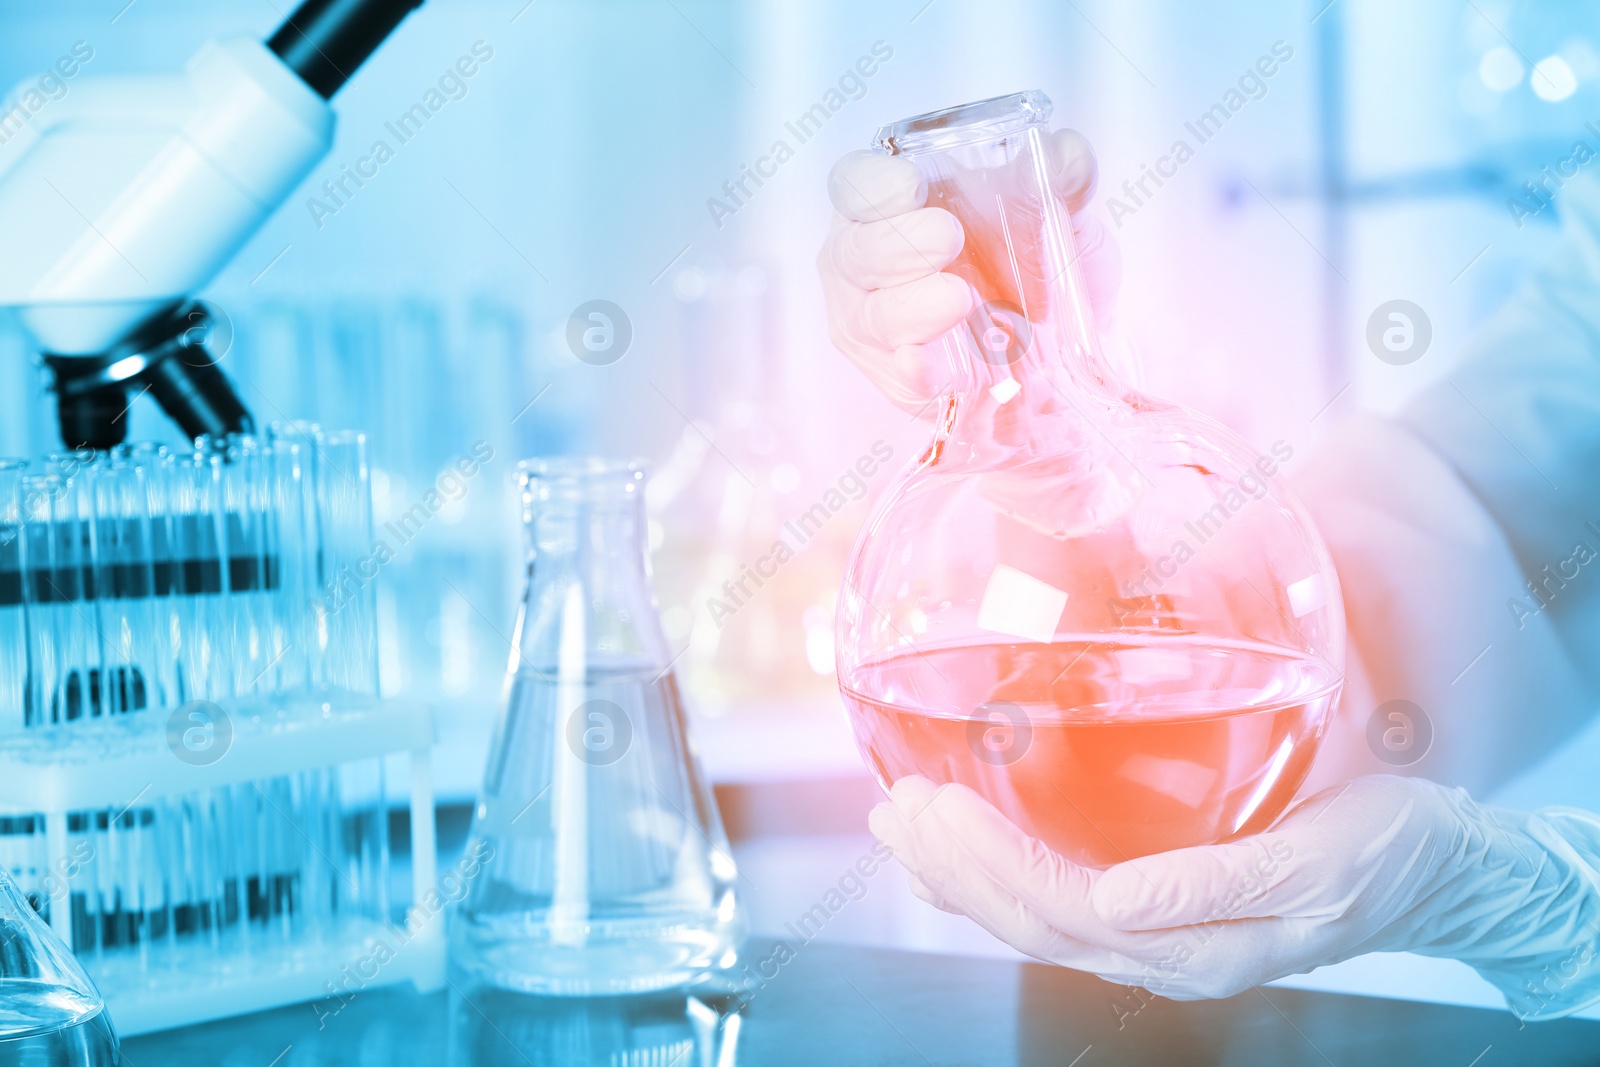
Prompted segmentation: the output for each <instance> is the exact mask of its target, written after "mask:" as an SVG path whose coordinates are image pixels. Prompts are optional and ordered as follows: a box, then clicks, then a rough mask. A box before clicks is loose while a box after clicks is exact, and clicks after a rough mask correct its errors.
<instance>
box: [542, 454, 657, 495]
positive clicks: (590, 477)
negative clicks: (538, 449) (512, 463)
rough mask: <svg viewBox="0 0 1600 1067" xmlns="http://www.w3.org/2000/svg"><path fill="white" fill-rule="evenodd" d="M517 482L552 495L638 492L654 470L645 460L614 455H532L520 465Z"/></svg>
mask: <svg viewBox="0 0 1600 1067" xmlns="http://www.w3.org/2000/svg"><path fill="white" fill-rule="evenodd" d="M516 473H517V480H518V482H520V483H521V484H523V485H525V486H533V485H538V486H540V487H542V488H544V489H546V490H548V491H550V492H558V493H582V492H585V491H592V490H596V489H607V488H617V489H621V490H623V491H624V492H634V491H637V490H638V489H640V488H642V487H643V485H644V482H645V479H646V478H647V477H649V474H650V467H649V464H648V463H646V462H645V461H644V460H642V459H618V458H616V457H613V456H594V455H579V456H531V457H529V458H528V459H524V460H521V461H520V462H518V463H517V466H516Z"/></svg>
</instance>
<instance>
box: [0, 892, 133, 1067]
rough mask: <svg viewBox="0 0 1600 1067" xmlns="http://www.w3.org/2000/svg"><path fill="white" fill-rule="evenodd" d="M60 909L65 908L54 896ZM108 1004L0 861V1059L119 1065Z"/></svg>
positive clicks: (82, 1066)
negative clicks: (106, 1006)
mask: <svg viewBox="0 0 1600 1067" xmlns="http://www.w3.org/2000/svg"><path fill="white" fill-rule="evenodd" d="M56 906H57V907H65V906H66V904H65V902H64V901H57V902H56ZM119 1062H120V1056H119V1054H118V1051H117V1035H116V1032H115V1031H114V1030H113V1029H112V1027H111V1019H110V1017H109V1016H108V1015H107V1014H106V1010H105V1002H104V1001H103V1000H101V999H100V991H99V990H97V989H96V988H95V987H94V983H93V982H91V981H90V980H89V976H88V975H87V974H85V973H84V972H83V968H82V967H80V966H79V965H78V960H77V958H76V957H75V956H73V955H72V952H71V951H70V950H69V949H68V948H67V946H65V945H63V944H62V943H61V942H60V941H59V940H57V938H56V935H55V934H53V933H51V932H50V928H49V927H48V926H46V925H45V923H44V920H43V919H41V918H40V917H39V916H38V914H37V913H35V912H34V910H33V908H32V907H31V906H30V905H29V904H28V901H27V898H25V897H24V896H23V895H22V893H21V892H20V891H19V890H18V889H17V886H16V883H14V882H13V881H12V880H11V875H10V874H8V873H7V872H6V868H5V867H4V865H0V1063H4V1064H8V1065H10V1064H14V1065H16V1067H116V1064H117V1063H119Z"/></svg>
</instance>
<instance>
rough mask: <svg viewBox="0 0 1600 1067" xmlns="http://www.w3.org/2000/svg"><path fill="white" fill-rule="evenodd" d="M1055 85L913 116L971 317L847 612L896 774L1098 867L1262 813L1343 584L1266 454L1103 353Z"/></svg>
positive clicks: (857, 696) (1334, 658)
mask: <svg viewBox="0 0 1600 1067" xmlns="http://www.w3.org/2000/svg"><path fill="white" fill-rule="evenodd" d="M1049 111H1050V103H1049V101H1048V99H1046V98H1045V97H1044V96H1043V95H1042V94H1040V93H1037V92H1030V93H1021V94H1017V95H1015V96H1011V97H1002V98H997V99H995V100H988V101H982V102H979V103H976V104H970V105H966V106H964V107H961V108H955V109H951V110H950V111H947V112H938V113H934V114H931V115H924V116H920V117H918V118H914V119H909V120H906V121H904V122H901V123H898V124H896V125H894V126H891V127H885V128H884V129H883V130H881V131H880V132H879V136H878V141H877V146H878V148H879V149H880V150H882V151H885V152H887V153H890V154H897V155H903V156H906V157H908V158H910V159H911V160H913V161H914V162H915V163H916V164H917V166H918V168H919V170H920V171H921V174H922V176H923V178H924V179H925V181H926V185H927V201H926V202H927V204H928V205H930V206H939V207H943V208H945V209H947V210H949V211H951V212H952V213H954V214H955V215H956V217H957V218H958V219H959V220H960V221H961V223H962V226H963V228H964V230H965V244H964V246H963V250H962V252H961V254H960V256H959V257H958V258H957V259H956V261H955V262H954V263H952V264H951V265H950V266H948V267H947V268H946V271H947V272H949V273H953V274H956V275H958V276H960V277H961V278H963V279H964V280H965V281H967V283H968V284H969V285H970V286H971V288H972V290H973V291H974V295H975V299H974V304H975V309H974V311H973V312H972V314H971V315H970V316H969V318H968V319H967V320H966V321H965V322H964V323H962V324H960V325H958V326H957V327H956V328H955V329H954V330H952V331H950V333H948V334H947V335H945V337H943V338H942V339H941V340H940V341H939V342H938V343H937V344H936V345H930V346H928V349H927V351H929V352H930V353H934V356H935V358H936V360H942V361H943V366H942V367H940V368H939V369H940V371H941V373H943V374H945V375H946V376H947V377H946V380H947V381H948V387H947V388H946V390H945V391H944V393H943V395H942V396H941V397H940V398H939V399H938V401H937V402H936V405H935V408H934V410H935V412H936V414H935V431H934V439H933V441H932V443H931V444H930V445H929V447H928V448H927V450H926V451H925V452H924V453H923V454H922V455H921V456H920V457H919V458H918V459H917V460H916V461H915V462H914V463H913V464H912V465H911V466H910V467H909V468H908V469H907V470H906V471H905V472H904V473H903V474H902V475H901V476H900V480H899V481H898V483H897V484H895V485H894V486H892V487H891V488H890V489H889V490H888V491H887V492H886V493H885V495H884V497H883V498H882V499H881V501H880V502H879V504H878V506H877V509H876V511H875V512H874V514H873V515H872V517H871V518H870V519H869V520H868V523H867V525H866V527H865V528H864V529H863V531H862V533H861V535H860V537H859V539H858V540H857V543H856V547H855V550H854V552H853V555H852V557H851V560H850V562H849V564H848V566H847V570H846V574H845V580H844V583H843V586H842V588H841V592H840V600H839V608H838V613H837V621H836V627H837V635H836V636H837V648H838V672H839V682H840V687H841V690H842V693H843V696H844V698H845V703H846V706H847V707H848V709H849V711H850V714H851V719H852V725H853V727H854V731H855V735H856V738H857V742H858V744H859V746H860V747H861V749H862V751H863V754H864V755H865V756H866V759H867V761H868V763H869V765H870V766H871V768H872V770H873V772H874V773H875V774H876V776H877V777H878V779H879V780H880V782H882V783H883V784H884V786H885V787H887V786H889V785H890V784H892V783H893V782H894V781H895V780H897V779H898V778H900V777H902V776H904V775H908V774H921V775H924V776H926V777H928V778H930V779H932V780H934V781H935V782H960V783H963V784H965V785H968V786H970V787H972V788H973V789H975V790H977V791H978V792H979V793H980V794H982V795H983V796H984V797H985V798H987V799H988V800H989V801H990V802H991V803H993V804H994V805H995V806H996V807H997V808H999V809H1000V810H1001V811H1002V812H1003V813H1005V814H1006V815H1007V816H1008V817H1010V818H1011V819H1012V820H1013V821H1014V822H1016V823H1017V824H1018V825H1019V826H1020V827H1022V828H1023V829H1024V830H1026V831H1027V832H1028V833H1030V834H1032V835H1034V836H1036V837H1039V838H1041V839H1042V840H1044V841H1045V842H1046V843H1047V844H1049V845H1050V846H1051V847H1052V848H1054V849H1055V850H1056V851H1058V852H1060V853H1061V854H1062V855H1064V856H1067V857H1068V858H1070V859H1072V860H1075V861H1077V862H1079V863H1083V864H1086V865H1090V866H1096V867H1103V866H1108V865H1110V864H1114V863H1117V862H1120V861H1122V860H1125V859H1130V858H1133V857H1135V856H1140V855H1145V854H1148V853H1151V852H1157V851H1164V850H1167V849H1171V848H1177V847H1183V846H1188V845H1196V844H1202V843H1207V842H1214V841H1219V840H1223V839H1226V838H1229V837H1232V836H1235V835H1238V834H1244V833H1252V832H1256V831H1259V830H1261V829H1264V828H1265V827H1266V826H1267V825H1269V824H1270V823H1271V822H1272V820H1273V819H1275V818H1276V817H1277V816H1278V815H1279V814H1280V813H1281V812H1282V810H1283V809H1284V807H1285V806H1286V805H1287V804H1288V802H1289V800H1290V799H1291V798H1292V797H1293V795H1294V793H1295V791H1296V789H1297V788H1298V787H1299V785H1300V783H1301V782H1302V781H1303V780H1304V778H1305V776H1306V774H1307V772H1308V771H1309V769H1310V765H1311V761H1312V758H1313V757H1314V755H1315V753H1316V749H1317V747H1318V744H1319V743H1320V741H1321V738H1322V734H1323V732H1324V729H1325V727H1326V724H1327V722H1328V718H1329V716H1330V715H1331V713H1332V710H1333V707H1334V705H1335V701H1336V698H1337V696H1338V692H1339V687H1340V684H1341V681H1342V678H1343V664H1344V618H1343V608H1342V602H1341V599H1340V594H1339V586H1338V579H1337V577H1336V575H1335V573H1334V570H1333V566H1332V562H1331V560H1330V558H1329V556H1328V552H1327V549H1326V548H1325V546H1324V545H1323V543H1322V541H1321V538H1320V537H1319V535H1318V534H1317V532H1316V530H1315V528H1314V527H1313V525H1312V523H1311V520H1310V518H1309V516H1308V515H1307V514H1306V512H1305V510H1304V509H1303V507H1302V506H1301V505H1300V504H1299V502H1298V501H1297V500H1296V499H1295V497H1294V496H1293V494H1292V493H1291V492H1290V490H1289V489H1288V487H1287V486H1286V485H1285V484H1284V481H1285V479H1284V475H1283V471H1282V467H1283V464H1284V463H1285V462H1286V461H1287V460H1288V459H1289V458H1290V457H1291V456H1292V454H1293V452H1292V448H1291V447H1290V446H1288V445H1287V444H1285V443H1283V442H1279V443H1277V444H1275V445H1274V446H1272V448H1271V449H1270V450H1269V451H1268V452H1267V453H1265V454H1260V453H1258V452H1257V451H1256V450H1255V449H1253V448H1252V447H1250V446H1249V445H1247V444H1245V443H1244V442H1243V441H1242V440H1240V439H1239V438H1238V437H1236V436H1235V435H1234V434H1232V433H1231V432H1229V431H1228V430H1226V429H1224V428H1223V427H1221V426H1220V425H1218V424H1216V423H1214V422H1212V421H1210V420H1209V419H1206V418H1204V417H1202V416H1199V415H1196V414H1194V413H1192V412H1189V411H1186V410H1184V409H1182V408H1180V407H1177V406H1175V405H1172V404H1168V403H1165V402H1163V401H1160V400H1157V399H1155V398H1152V397H1149V396H1146V395H1143V394H1141V393H1139V392H1137V391H1136V390H1134V389H1132V388H1130V387H1129V386H1127V385H1126V384H1124V383H1123V382H1122V381H1120V380H1119V379H1118V378H1117V377H1116V376H1115V375H1114V374H1113V373H1112V372H1111V370H1110V369H1109V368H1108V366H1107V365H1106V363H1105V360H1104V358H1103V355H1102V351H1101V346H1100V342H1099V339H1098V337H1097V335H1096V333H1095V329H1094V325H1093V322H1092V318H1091V314H1090V309H1089V305H1088V302H1087V299H1086V296H1085V292H1086V290H1085V288H1084V285H1083V282H1082V279H1081V277H1080V273H1079V269H1078V264H1077V262H1076V258H1075V252H1074V248H1073V243H1072V235H1071V230H1070V229H1069V228H1068V226H1067V216H1066V212H1065V209H1064V208H1062V207H1061V206H1060V205H1059V203H1058V202H1057V200H1056V199H1055V197H1054V196H1053V194H1052V193H1051V192H1050V186H1049V180H1048V173H1047V171H1048V158H1047V152H1048V150H1049V144H1048V140H1047V127H1046V125H1045V124H1046V120H1047V119H1048V116H1049Z"/></svg>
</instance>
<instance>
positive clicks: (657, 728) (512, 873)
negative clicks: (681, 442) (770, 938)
mask: <svg viewBox="0 0 1600 1067" xmlns="http://www.w3.org/2000/svg"><path fill="white" fill-rule="evenodd" d="M517 477H518V483H519V488H520V491H521V498H522V507H523V516H522V517H523V522H524V525H525V528H526V534H527V550H528V573H527V581H528V587H527V592H526V594H525V596H524V598H523V601H522V609H521V613H520V616H519V618H518V622H517V632H516V635H515V637H514V641H515V651H514V652H513V654H512V660H511V668H510V677H509V695H508V698H507V701H506V706H505V708H504V711H503V713H502V715H501V716H500V719H499V721H498V723H497V724H496V727H495V731H494V737H493V741H492V743H491V746H490V750H489V761H488V767H487V769H486V770H485V772H484V781H483V791H482V794H481V796H480V798H479V803H478V807H477V809H476V811H475V813H474V816H473V828H472V840H471V841H470V842H469V843H468V855H473V856H477V857H478V858H479V861H480V869H479V871H478V873H477V874H476V876H475V877H474V878H473V880H472V884H471V888H470V890H469V891H468V896H467V899H466V900H465V901H464V903H463V905H462V907H461V908H460V910H459V911H458V912H457V914H456V915H455V917H454V922H453V925H452V930H451V959H452V962H453V964H454V965H455V966H456V967H458V968H460V969H461V970H463V971H465V972H466V974H467V977H468V978H469V979H471V980H474V981H476V982H479V983H482V984H486V985H492V986H498V987H501V988H506V989H513V990H520V991H523V992H528V993H540V994H552V995H570V996H591V995H606V994H616V993H637V992H646V991H651V990H658V989H667V988H673V987H677V986H684V985H688V984H692V983H694V982H696V981H698V980H699V979H701V978H703V977H706V976H707V975H709V974H710V973H711V972H712V971H713V970H715V969H718V968H726V967H730V966H732V965H733V963H734V962H735V960H736V955H737V949H738V945H739V942H740V940H741V937H742V932H743V922H742V918H743V917H742V913H741V911H740V908H739V904H738V898H737V895H736V894H735V891H734V880H735V878H736V876H737V875H736V870H735V868H734V864H733V858H732V854H731V852H730V851H729V848H728V842H727V838H726V836H725V835H724V833H723V829H722V820H721V818H720V817H719V816H718V814H717V808H716V803H715V800H714V799H713V797H712V794H711V790H710V787H709V785H708V783H707V782H706V780H705V777H704V775H703V774H702V772H701V771H700V768H699V764H698V760H697V758H696V756H695V754H694V751H693V750H692V748H691V747H690V744H689V737H688V731H687V725H686V722H685V717H684V711H683V706H682V703H681V701H680V700H679V696H678V688H677V684H676V682H675V680H674V678H673V674H672V656H671V654H670V653H669V651H668V649H667V644H666V639H665V638H664V637H663V636H662V633H661V628H660V624H659V622H658V621H657V617H656V606H655V600H654V594H653V591H652V587H651V579H650V564H649V556H648V549H647V541H646V520H645V510H644V486H645V472H644V470H643V469H641V467H639V466H638V465H636V464H629V463H616V462H609V461H605V460H599V459H535V460H529V461H527V462H524V463H522V464H520V465H519V466H518V468H517Z"/></svg>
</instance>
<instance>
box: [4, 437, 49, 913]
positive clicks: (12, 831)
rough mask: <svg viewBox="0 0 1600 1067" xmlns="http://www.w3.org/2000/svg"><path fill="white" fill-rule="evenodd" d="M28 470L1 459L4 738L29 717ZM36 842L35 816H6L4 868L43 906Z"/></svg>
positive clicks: (21, 463)
mask: <svg viewBox="0 0 1600 1067" xmlns="http://www.w3.org/2000/svg"><path fill="white" fill-rule="evenodd" d="M27 469H28V464H27V462H26V461H24V460H19V459H0V739H3V738H4V737H6V736H7V735H10V734H14V733H16V732H18V731H20V730H22V729H23V728H24V725H25V721H26V715H27V697H28V690H27V678H28V617H27V610H26V608H25V607H24V605H23V602H22V585H23V578H24V575H23V568H22V479H23V475H24V474H25V473H26V471H27ZM41 837H42V835H41ZM34 843H35V834H34V820H33V816H31V815H8V816H0V865H3V866H4V867H5V868H6V869H7V870H9V871H10V872H11V875H12V877H13V878H14V879H15V880H16V882H17V885H18V886H20V887H21V889H22V891H23V892H24V893H26V894H28V896H29V899H30V900H31V901H33V903H34V906H35V907H39V906H40V905H41V904H42V903H43V900H42V899H41V898H42V894H41V892H40V887H39V886H38V885H37V884H36V883H37V881H38V877H39V875H38V871H37V870H30V869H29V868H30V866H31V865H30V863H29V859H30V854H31V853H32V851H33V845H34Z"/></svg>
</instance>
